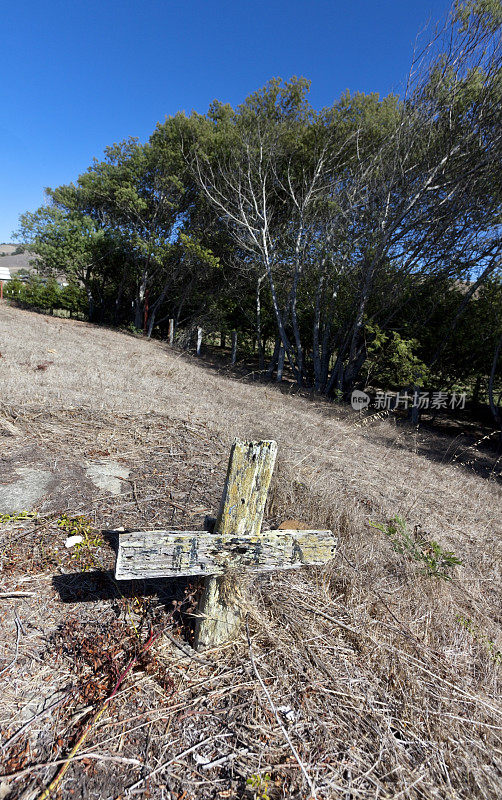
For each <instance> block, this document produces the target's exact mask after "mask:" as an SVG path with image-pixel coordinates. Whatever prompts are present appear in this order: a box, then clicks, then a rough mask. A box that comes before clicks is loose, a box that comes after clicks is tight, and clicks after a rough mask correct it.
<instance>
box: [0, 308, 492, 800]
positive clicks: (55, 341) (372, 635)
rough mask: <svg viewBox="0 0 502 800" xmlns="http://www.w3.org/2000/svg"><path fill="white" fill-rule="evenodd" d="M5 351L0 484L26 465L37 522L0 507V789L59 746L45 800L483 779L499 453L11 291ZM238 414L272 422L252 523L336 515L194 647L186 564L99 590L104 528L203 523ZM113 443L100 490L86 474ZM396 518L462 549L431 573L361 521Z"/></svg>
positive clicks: (243, 422)
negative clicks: (232, 624)
mask: <svg viewBox="0 0 502 800" xmlns="http://www.w3.org/2000/svg"><path fill="white" fill-rule="evenodd" d="M0 352H1V358H0V386H1V396H0V448H1V450H0V498H1V497H2V489H3V491H4V494H3V496H4V497H7V496H14V495H12V493H11V494H10V495H9V492H10V490H11V489H12V486H13V483H14V482H16V481H18V483H19V485H21V484H23V481H24V484H23V486H24V487H25V490H26V491H27V492H29V490H30V489H31V488H33V486H35V487H37V486H38V488H39V492H38V496H37V498H36V499H35V500H34V501H33V504H34V507H35V509H36V511H37V512H38V516H37V517H36V518H35V519H28V520H16V519H14V518H13V516H12V512H13V511H15V510H17V511H21V510H22V509H21V508H17V509H13V508H10V509H4V510H8V511H9V513H10V516H9V517H8V518H4V519H3V521H2V522H1V523H0V537H1V544H2V546H1V553H2V575H1V583H2V586H1V589H0V627H1V630H2V638H1V644H0V681H1V682H2V688H1V693H2V700H3V703H2V711H1V715H0V731H1V740H0V746H1V748H2V765H3V766H2V777H1V781H2V783H1V785H0V797H8V798H18V797H23V798H32V797H33V798H36V797H40V798H41V797H47V796H48V795H47V794H45V795H44V793H43V792H44V788H45V787H47V786H48V785H49V784H50V782H51V781H52V780H53V779H54V778H55V777H56V776H58V771H59V770H60V769H61V767H62V766H63V767H64V766H65V765H66V764H68V761H67V758H68V756H69V755H71V756H72V758H71V760H70V762H69V767H68V769H67V770H66V771H65V774H64V775H63V776H61V775H60V776H59V777H60V780H59V778H57V781H58V785H57V786H55V787H54V789H53V790H51V792H50V797H58V796H59V797H63V798H86V800H88V799H90V800H94V798H96V800H98V798H115V799H116V800H118V798H129V797H131V798H132V797H145V798H147V797H150V798H166V800H167V798H170V799H171V800H175V798H176V800H190V799H191V798H197V799H198V798H233V797H247V798H253V796H254V797H257V798H262V800H266V798H267V797H269V798H270V800H274V799H275V798H277V800H278V799H279V798H305V799H306V798H309V797H316V798H318V800H324V799H325V798H343V800H358V799H359V798H362V799H363V800H366V798H367V800H370V798H371V800H376V799H377V798H379V800H383V798H413V799H416V800H419V799H420V800H425V799H429V798H437V799H438V800H439V799H440V798H441V799H442V798H466V800H467V798H498V797H500V796H501V794H502V736H501V734H502V703H501V697H500V685H501V682H500V669H501V665H502V613H501V609H502V592H501V579H500V575H501V569H500V567H501V561H502V559H501V555H502V536H501V525H500V522H501V519H502V513H501V511H502V492H501V487H500V481H499V478H500V462H497V461H496V457H495V456H494V457H493V458H491V457H490V456H489V455H487V453H486V451H484V454H483V455H482V454H481V451H480V449H479V448H478V447H476V446H474V445H473V443H472V441H471V440H468V439H466V438H461V437H460V438H457V439H452V438H444V439H441V438H439V437H437V436H436V437H435V438H434V439H432V438H431V436H430V435H429V434H427V433H425V432H423V431H421V430H418V431H414V430H412V429H411V428H409V427H407V426H406V425H405V424H400V423H396V422H395V421H393V420H389V419H387V420H385V419H384V420H381V419H375V420H373V421H371V422H370V423H369V424H366V425H365V426H363V425H361V420H360V418H359V417H358V415H357V414H356V413H355V412H352V411H351V410H350V409H349V410H346V409H339V408H337V407H335V406H331V405H329V404H327V403H324V402H320V401H319V402H318V401H313V400H311V399H308V398H302V397H298V396H297V397H293V396H288V395H286V394H283V393H281V392H280V391H279V390H277V389H276V388H275V387H268V386H264V385H258V384H252V383H249V382H247V381H246V380H245V379H242V380H237V379H235V378H233V377H231V376H229V375H224V374H220V373H218V372H217V371H216V370H214V369H212V368H209V367H208V366H205V365H204V364H203V363H200V362H197V361H196V360H195V359H192V358H190V357H188V356H184V355H181V354H179V353H177V352H174V351H170V350H169V349H168V348H167V347H166V346H164V345H163V344H161V343H158V342H153V341H146V340H143V339H138V338H134V337H132V336H128V335H126V334H121V333H119V332H115V331H111V330H107V329H103V328H99V327H94V326H91V325H88V324H85V323H79V322H74V321H68V320H61V319H56V318H51V317H45V316H41V315H37V314H33V313H30V312H27V311H21V310H18V309H14V308H11V307H9V306H7V305H6V304H5V303H4V304H2V305H0ZM235 436H239V437H241V438H246V439H251V438H254V439H257V438H274V439H277V441H278V443H279V458H278V466H277V468H276V473H275V476H274V479H273V491H272V493H271V500H270V503H269V508H268V512H267V513H268V517H267V521H268V523H270V524H277V523H279V522H281V521H282V520H284V519H286V518H295V519H299V520H302V521H304V522H306V523H311V524H312V525H314V526H315V527H324V526H326V527H331V528H333V529H334V530H336V531H337V532H338V533H339V536H340V551H339V555H338V557H337V559H335V560H334V561H333V562H332V563H331V564H330V565H329V566H328V567H326V568H323V569H318V568H309V569H304V570H300V571H298V572H295V573H294V574H291V573H274V574H271V575H270V576H269V577H267V578H263V577H262V578H258V579H256V580H254V581H253V583H251V584H250V585H249V586H248V587H247V598H246V602H247V605H248V609H249V617H248V627H249V634H250V643H249V642H248V641H247V638H246V636H245V634H243V636H242V637H241V638H240V639H239V640H237V641H235V642H232V643H230V644H228V645H227V646H225V647H222V648H218V649H215V650H213V651H210V652H207V653H205V654H204V655H203V657H202V658H201V657H200V656H197V657H196V656H195V655H194V654H193V652H192V651H191V650H190V647H189V642H190V620H191V617H190V612H191V611H193V610H194V608H195V603H196V600H197V591H198V587H197V585H195V584H186V583H185V584H184V583H183V582H182V581H176V582H174V583H173V582H168V581H164V582H162V581H157V582H144V583H142V584H141V585H127V586H120V587H117V586H116V585H115V584H114V583H113V580H112V579H111V577H110V575H109V573H108V572H107V570H108V569H109V568H110V567H111V565H112V564H113V554H112V551H111V548H110V545H109V543H108V540H107V537H106V535H105V533H104V531H106V529H107V528H116V527H119V526H124V527H126V528H127V527H137V526H142V527H145V528H149V527H159V528H161V527H163V526H164V527H165V526H167V525H168V526H169V527H173V528H178V527H179V528H181V529H187V528H188V529H190V528H192V529H193V528H199V527H202V523H203V519H204V515H205V514H207V513H211V512H214V511H215V510H216V507H217V504H218V500H219V495H220V492H221V488H222V484H223V479H224V475H225V469H226V462H227V458H228V452H229V447H230V444H231V442H232V439H233V438H234V437H235ZM108 461H110V462H113V464H115V465H119V467H120V470H121V471H120V470H119V472H120V474H119V473H117V475H118V477H116V481H118V482H119V483H118V485H119V489H118V493H115V494H114V493H111V492H110V491H109V489H107V488H105V486H104V485H101V487H100V486H97V485H96V484H95V483H94V482H93V481H92V480H91V479H90V478H89V475H90V474H91V473H90V472H89V465H92V464H95V463H98V462H100V463H101V462H102V463H105V462H108ZM1 512H2V509H1V508H0V513H1ZM63 515H66V517H64V516H63ZM78 515H81V516H84V517H85V520H84V521H82V522H81V523H80V524H81V525H82V526H84V527H85V526H89V532H88V540H89V542H90V545H89V547H88V548H82V549H81V550H79V551H78V552H75V551H71V550H68V549H66V548H65V539H66V536H67V532H66V530H65V529H64V527H62V524H64V519H65V518H66V519H69V518H75V517H76V516H78ZM395 515H400V516H401V517H403V518H404V519H405V520H406V521H407V523H408V531H409V532H410V537H411V538H410V542H412V543H414V544H412V545H411V546H412V547H414V548H415V549H414V551H413V552H415V553H416V552H417V548H419V549H420V552H422V553H425V554H427V553H431V552H432V550H431V548H432V545H431V544H430V542H431V541H435V542H438V543H439V545H440V546H441V548H443V550H445V551H452V552H453V553H454V554H455V555H456V556H457V557H458V558H459V559H460V560H461V561H462V565H461V566H456V567H453V568H451V570H447V572H448V575H449V576H450V577H451V580H443V579H441V578H439V577H437V576H433V575H432V576H431V575H426V574H422V573H423V570H422V568H423V567H424V562H422V561H420V562H418V561H416V560H413V558H411V557H410V550H409V548H408V549H406V547H402V548H401V549H404V552H398V551H397V550H396V548H395V547H393V546H392V542H391V541H390V540H389V538H388V537H387V536H386V535H385V534H384V533H382V532H381V531H379V530H377V529H375V528H374V527H372V526H370V525H369V522H370V521H374V522H386V521H388V520H389V519H390V518H392V517H394V516H395ZM400 541H401V543H402V539H400ZM398 549H399V548H398ZM15 592H22V593H25V594H26V596H16V595H15V594H14V593H15ZM152 633H153V636H154V637H155V636H157V634H159V636H158V638H156V639H155V641H154V643H153V644H152V646H151V647H148V648H147V649H146V648H145V643H146V642H148V641H149V636H150V635H151V634H152ZM251 654H252V655H253V656H254V662H255V669H254V668H253V665H252V661H251ZM132 659H136V660H135V661H134V664H133V667H131V669H130V671H129V672H128V674H127V677H126V678H125V680H123V682H122V683H121V684H120V689H119V691H118V693H117V694H116V695H114V696H113V698H112V699H111V700H110V701H108V698H109V697H110V696H111V693H112V692H113V687H114V686H115V684H116V682H117V680H118V679H119V678H120V677H121V676H122V675H123V673H124V670H125V669H126V668H127V665H128V664H130V663H131V660H132ZM258 675H259V676H260V678H261V682H260V680H259V679H258ZM262 684H263V685H265V686H266V688H267V691H268V694H269V698H268V697H267V696H266V694H265V692H264V690H263V685H262ZM272 706H273V708H272ZM274 709H275V711H274ZM278 719H279V720H281V724H279V723H278V721H277V720H278ZM77 745H78V746H77ZM292 746H293V747H292ZM300 762H301V764H300ZM306 776H308V779H307V777H306Z"/></svg>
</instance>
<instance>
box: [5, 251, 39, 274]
mask: <svg viewBox="0 0 502 800" xmlns="http://www.w3.org/2000/svg"><path fill="white" fill-rule="evenodd" d="M21 246H22V245H19V244H11V243H2V244H0V266H2V267H8V269H10V273H11V275H15V274H16V273H17V272H19V270H21V269H26V270H29V271H30V272H31V271H32V270H33V267H32V265H31V264H30V261H33V260H34V259H35V258H36V256H35V255H34V254H33V253H31V252H30V251H29V250H25V251H24V253H16V250H17V249H18V248H19V247H21Z"/></svg>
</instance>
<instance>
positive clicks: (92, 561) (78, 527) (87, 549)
mask: <svg viewBox="0 0 502 800" xmlns="http://www.w3.org/2000/svg"><path fill="white" fill-rule="evenodd" d="M57 524H58V528H62V530H64V531H66V533H67V535H68V536H81V537H82V541H81V542H76V543H75V544H74V545H73V552H72V555H71V557H72V558H73V559H76V560H77V561H78V562H79V564H80V566H81V568H82V569H83V570H84V571H85V570H88V569H92V568H93V567H96V566H99V564H98V563H97V562H96V558H95V552H94V551H95V549H96V548H97V547H100V546H101V545H102V544H103V539H102V538H101V536H99V534H97V533H93V529H92V523H91V521H90V520H89V519H87V517H83V516H80V517H69V516H68V515H67V514H63V515H62V516H61V517H60V518H59V520H58V523H57Z"/></svg>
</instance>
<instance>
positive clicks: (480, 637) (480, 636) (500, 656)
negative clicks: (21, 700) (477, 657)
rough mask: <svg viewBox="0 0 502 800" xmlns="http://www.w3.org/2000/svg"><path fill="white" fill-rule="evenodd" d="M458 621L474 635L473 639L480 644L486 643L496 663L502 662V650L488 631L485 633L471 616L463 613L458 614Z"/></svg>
mask: <svg viewBox="0 0 502 800" xmlns="http://www.w3.org/2000/svg"><path fill="white" fill-rule="evenodd" d="M457 622H459V623H460V625H461V626H462V628H465V630H466V631H469V633H470V634H471V635H472V637H473V639H475V640H476V641H477V642H479V643H480V644H482V645H484V647H486V649H487V650H488V653H489V654H490V658H491V659H492V661H494V662H495V664H502V650H498V649H497V647H496V645H495V642H494V641H493V640H492V639H490V638H489V637H488V636H487V635H486V633H483V631H481V630H480V629H479V628H478V626H477V625H475V624H474V623H473V621H472V619H470V618H469V617H463V616H462V615H461V614H457Z"/></svg>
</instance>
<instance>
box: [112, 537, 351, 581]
mask: <svg viewBox="0 0 502 800" xmlns="http://www.w3.org/2000/svg"><path fill="white" fill-rule="evenodd" d="M337 541H338V540H337V537H336V536H335V535H334V534H333V533H332V531H304V530H300V531H284V530H280V531H262V532H261V533H260V534H259V535H258V536H225V537H223V536H218V535H214V534H211V533H205V532H203V531H131V532H124V533H121V534H120V536H119V549H118V553H117V561H116V564H115V577H116V578H117V580H131V579H137V578H174V577H177V576H181V575H222V574H223V573H224V572H227V571H228V570H236V571H241V572H247V571H251V572H265V571H270V570H276V569H294V568H296V567H301V566H306V565H309V564H325V563H326V562H327V561H330V560H331V559H332V558H334V556H335V554H336V547H337Z"/></svg>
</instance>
